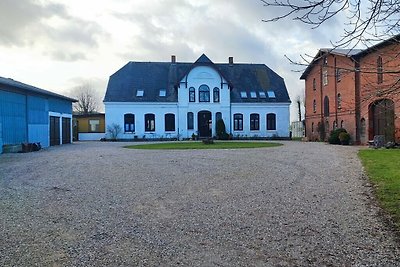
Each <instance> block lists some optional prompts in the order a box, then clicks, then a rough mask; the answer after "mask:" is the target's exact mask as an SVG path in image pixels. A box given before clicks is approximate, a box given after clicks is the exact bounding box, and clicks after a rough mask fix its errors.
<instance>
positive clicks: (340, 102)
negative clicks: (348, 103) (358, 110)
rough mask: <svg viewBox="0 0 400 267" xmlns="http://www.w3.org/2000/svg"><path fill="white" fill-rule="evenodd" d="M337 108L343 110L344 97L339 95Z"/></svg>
mask: <svg viewBox="0 0 400 267" xmlns="http://www.w3.org/2000/svg"><path fill="white" fill-rule="evenodd" d="M337 107H338V108H342V95H341V94H338V95H337Z"/></svg>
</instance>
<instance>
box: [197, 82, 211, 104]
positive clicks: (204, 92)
mask: <svg viewBox="0 0 400 267" xmlns="http://www.w3.org/2000/svg"><path fill="white" fill-rule="evenodd" d="M199 102H210V88H208V86H207V85H205V84H203V85H201V86H200V88H199Z"/></svg>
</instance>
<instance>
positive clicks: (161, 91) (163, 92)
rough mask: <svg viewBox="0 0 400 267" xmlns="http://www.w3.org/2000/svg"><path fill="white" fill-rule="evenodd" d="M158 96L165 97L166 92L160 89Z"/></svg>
mask: <svg viewBox="0 0 400 267" xmlns="http://www.w3.org/2000/svg"><path fill="white" fill-rule="evenodd" d="M159 96H163V97H164V96H167V90H165V89H160V94H159Z"/></svg>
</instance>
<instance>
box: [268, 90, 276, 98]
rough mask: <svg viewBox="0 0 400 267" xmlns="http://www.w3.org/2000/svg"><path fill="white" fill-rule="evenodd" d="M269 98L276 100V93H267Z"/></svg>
mask: <svg viewBox="0 0 400 267" xmlns="http://www.w3.org/2000/svg"><path fill="white" fill-rule="evenodd" d="M267 94H268V97H269V98H275V97H276V96H275V92H274V91H267Z"/></svg>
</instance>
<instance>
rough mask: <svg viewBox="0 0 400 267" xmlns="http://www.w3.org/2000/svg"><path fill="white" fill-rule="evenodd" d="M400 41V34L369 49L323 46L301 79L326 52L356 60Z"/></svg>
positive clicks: (302, 77)
mask: <svg viewBox="0 0 400 267" xmlns="http://www.w3.org/2000/svg"><path fill="white" fill-rule="evenodd" d="M399 42H400V34H398V35H395V36H393V37H392V38H389V39H387V40H384V41H382V42H380V43H378V44H376V45H374V46H371V47H369V48H367V49H340V48H321V49H320V50H319V51H318V53H317V55H316V56H315V57H314V59H313V60H312V62H311V63H310V64H309V65H308V66H307V68H306V69H305V71H304V72H303V74H302V75H301V77H300V79H306V78H307V76H308V74H309V73H310V71H311V69H312V68H313V67H314V65H315V63H316V62H317V61H318V60H319V59H320V58H321V56H323V55H325V54H334V55H341V56H346V57H350V58H353V59H355V60H358V59H359V58H361V57H363V56H365V55H367V54H369V53H371V52H374V51H376V50H377V49H380V48H382V47H385V46H387V45H391V44H394V43H396V44H398V43H399Z"/></svg>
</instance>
